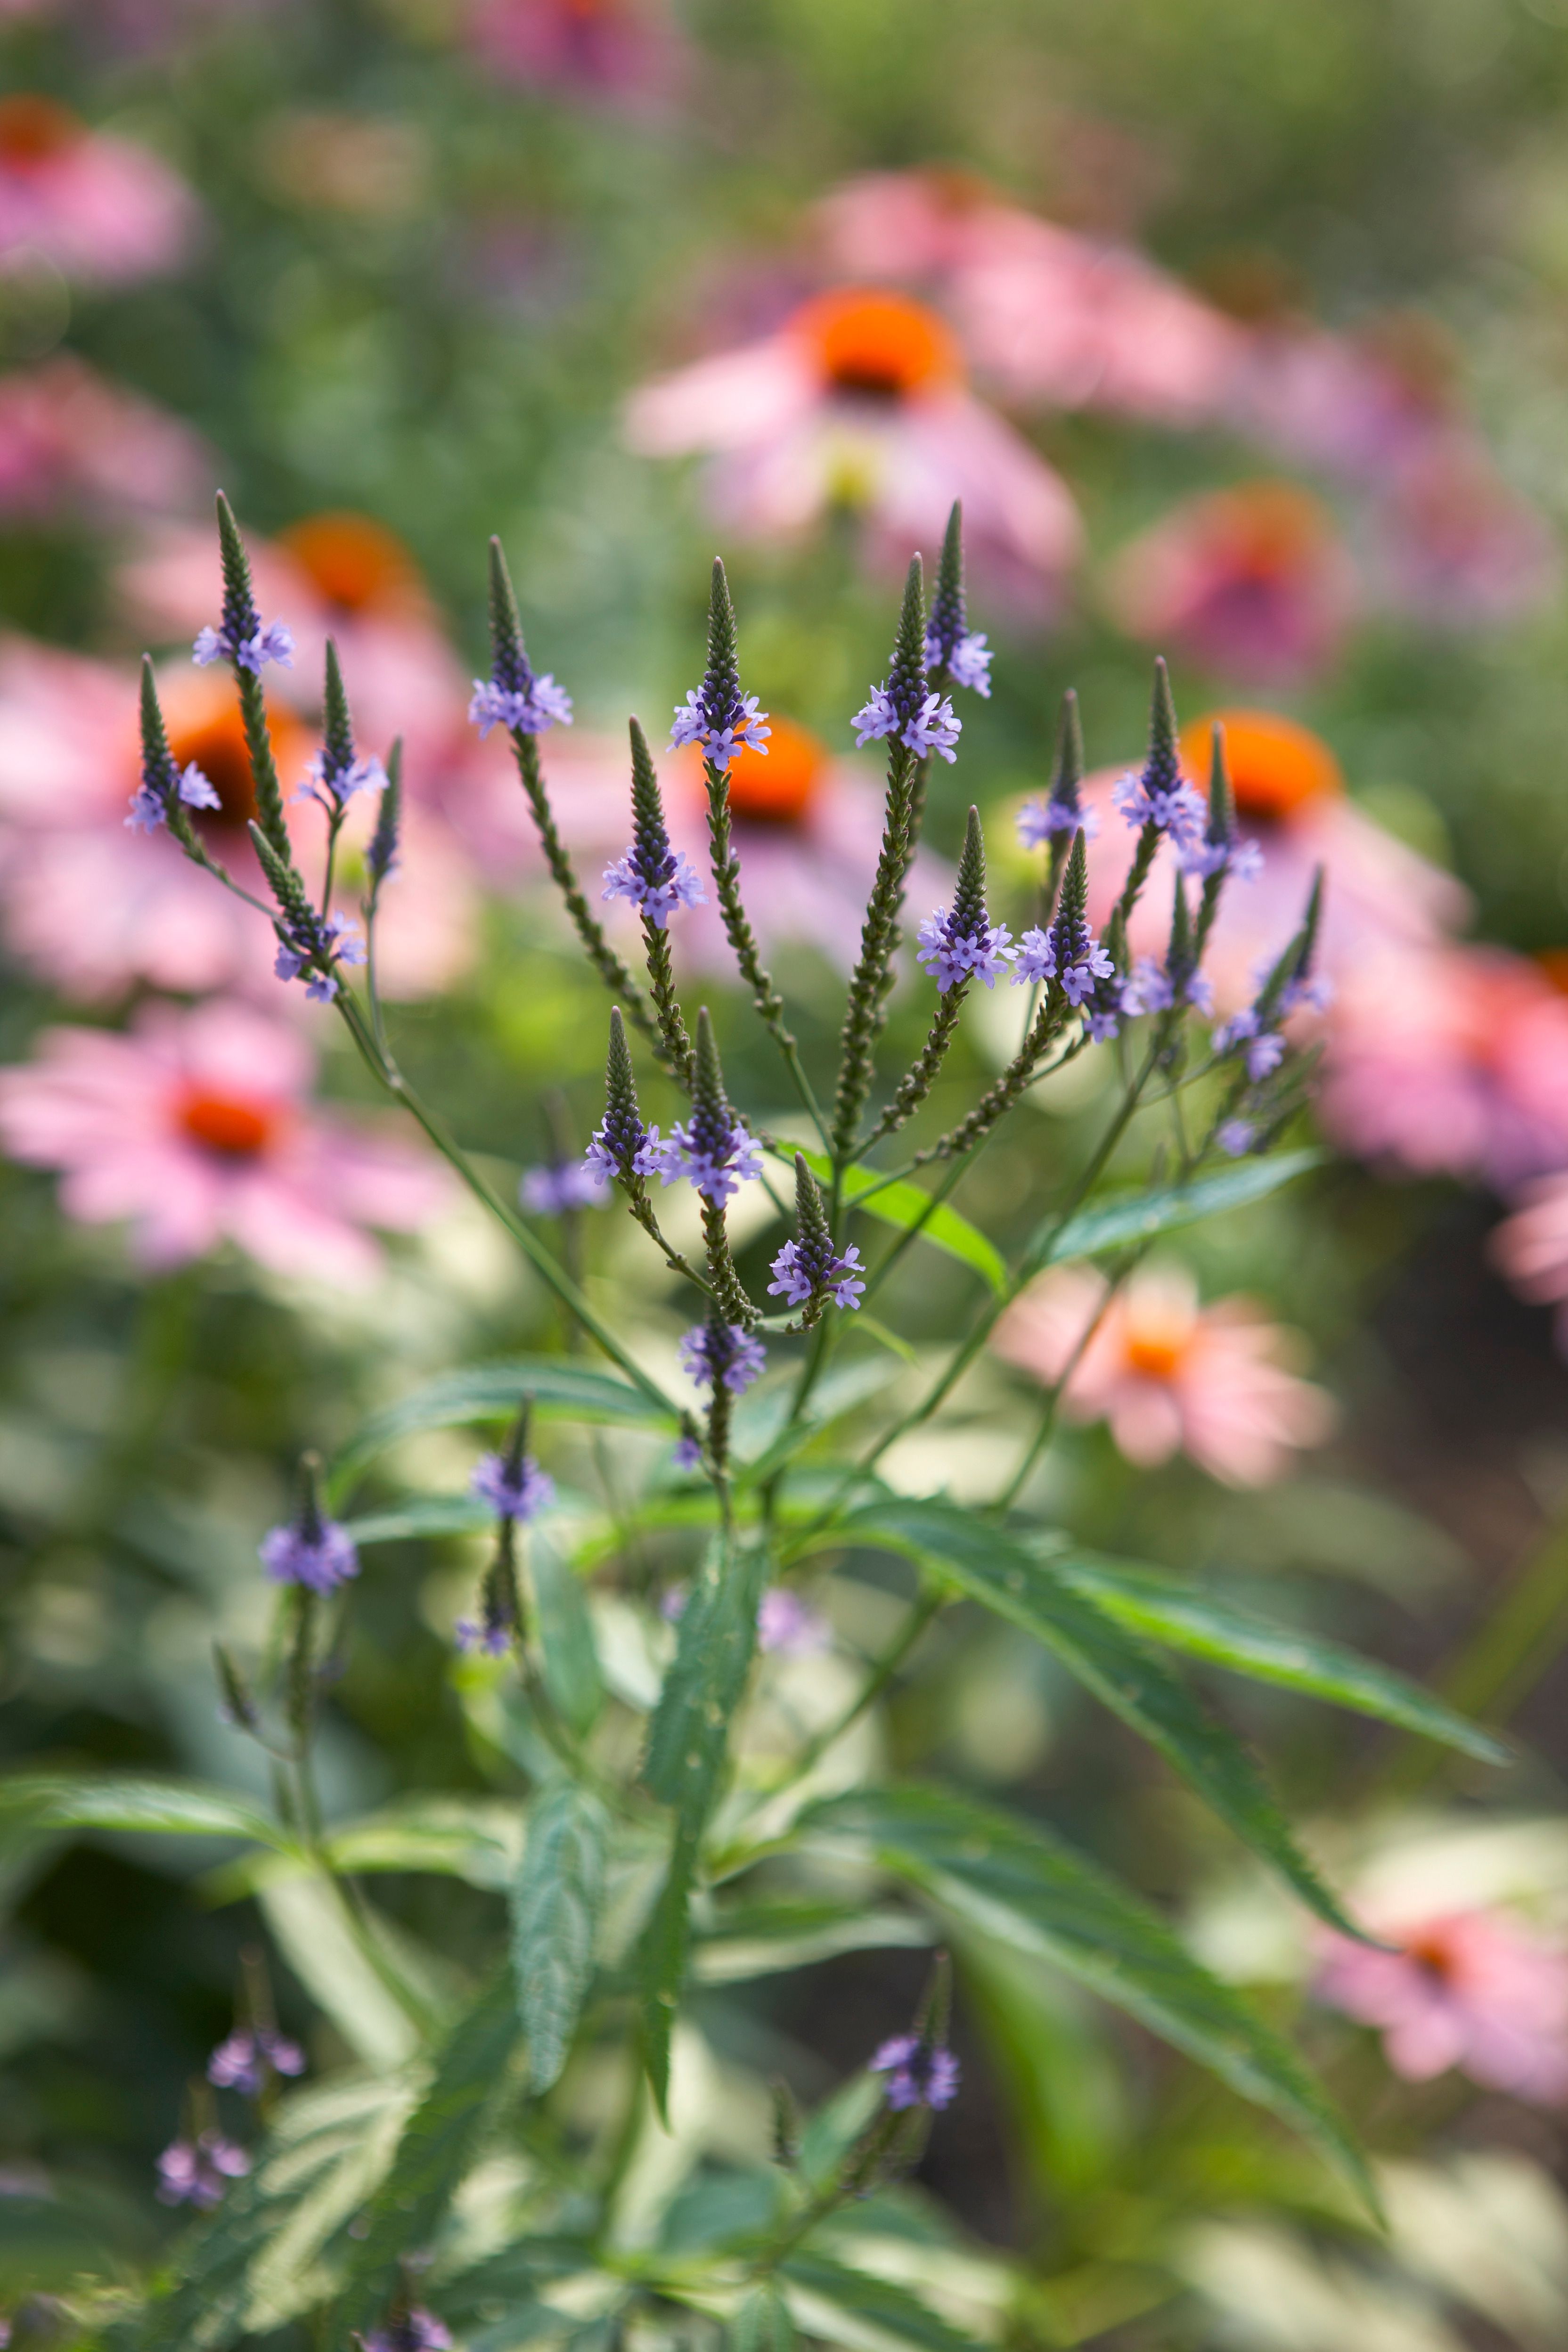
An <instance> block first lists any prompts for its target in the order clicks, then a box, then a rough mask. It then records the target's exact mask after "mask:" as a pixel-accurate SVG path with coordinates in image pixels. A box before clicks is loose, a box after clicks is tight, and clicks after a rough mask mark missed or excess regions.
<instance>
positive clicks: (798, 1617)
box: [757, 1584, 833, 1658]
mask: <svg viewBox="0 0 1568 2352" xmlns="http://www.w3.org/2000/svg"><path fill="white" fill-rule="evenodd" d="M832 1643H833V1630H832V1628H831V1626H830V1625H829V1624H828V1622H827V1620H826V1617H824V1615H823V1614H822V1612H821V1611H820V1610H818V1609H813V1608H812V1606H811V1605H810V1603H809V1601H803V1600H802V1599H801V1597H800V1595H799V1593H798V1592H792V1591H790V1590H789V1588H788V1586H787V1585H783V1584H775V1585H773V1586H772V1587H771V1588H770V1590H769V1591H766V1592H764V1593H763V1598H762V1603H761V1605H760V1607H759V1608H758V1611H757V1647H758V1649H759V1650H763V1651H766V1652H768V1653H769V1654H771V1655H773V1656H776V1657H785V1658H812V1657H820V1656H821V1654H822V1653H823V1652H824V1650H826V1649H830V1648H831V1647H832Z"/></svg>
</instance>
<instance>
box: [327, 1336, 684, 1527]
mask: <svg viewBox="0 0 1568 2352" xmlns="http://www.w3.org/2000/svg"><path fill="white" fill-rule="evenodd" d="M524 1397H531V1398H532V1399H533V1402H534V1406H535V1409H536V1411H537V1412H540V1413H541V1414H545V1415H554V1416H556V1417H558V1418H559V1419H562V1420H564V1421H596V1422H651V1423H656V1424H657V1423H664V1422H666V1421H667V1420H668V1415H666V1414H665V1413H663V1412H661V1411H660V1410H659V1408H658V1405H657V1404H655V1402H653V1399H652V1398H651V1397H647V1396H644V1394H643V1393H642V1391H641V1390H640V1389H635V1388H633V1387H632V1386H631V1384H630V1382H629V1381H623V1380H618V1379H616V1376H615V1374H614V1373H611V1372H600V1371H595V1370H594V1368H593V1367H592V1365H589V1364H575V1363H571V1362H568V1360H566V1358H565V1357H564V1356H512V1357H510V1358H508V1360H506V1361H505V1362H504V1363H497V1364H473V1365H470V1366H468V1368H467V1369H466V1370H461V1371H456V1372H443V1373H442V1374H441V1375H440V1377H439V1378H438V1379H437V1380H433V1381H427V1382H426V1385H425V1386H424V1387H423V1388H422V1389H416V1390H415V1391H414V1393H413V1395H412V1396H406V1397H404V1398H403V1399H402V1400H401V1402H399V1403H397V1404H394V1405H388V1406H387V1407H386V1408H385V1410H384V1412H378V1413H374V1414H373V1415H372V1417H371V1419H370V1420H369V1421H367V1422H366V1423H365V1424H364V1426H363V1429H362V1430H361V1431H360V1432H359V1434H358V1435H357V1436H356V1437H353V1438H351V1439H350V1441H349V1443H348V1444H347V1445H345V1446H344V1447H343V1449H342V1452H341V1453H340V1454H338V1456H337V1458H336V1460H335V1461H334V1462H333V1464H332V1465H331V1474H330V1477H329V1481H328V1485H329V1490H330V1492H331V1494H332V1495H333V1496H340V1495H342V1492H343V1490H344V1488H345V1487H346V1486H347V1485H348V1483H349V1481H350V1479H351V1478H352V1476H353V1474H354V1472H355V1471H357V1470H359V1469H360V1468H362V1467H363V1465H364V1464H365V1463H366V1462H369V1461H371V1460H373V1459H374V1456H375V1455H376V1454H381V1453H384V1451H385V1449H386V1448H387V1447H388V1446H389V1445H395V1444H397V1442H398V1440H399V1439H400V1438H404V1437H411V1436H413V1435H414V1433H416V1431H417V1430H421V1429H449V1428H451V1427H453V1426H454V1425H455V1424H458V1423H468V1422H496V1421H506V1420H508V1419H510V1416H511V1415H512V1414H513V1413H515V1412H517V1410H518V1408H519V1406H520V1405H521V1402H522V1401H523V1399H524Z"/></svg>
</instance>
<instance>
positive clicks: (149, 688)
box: [125, 654, 221, 871]
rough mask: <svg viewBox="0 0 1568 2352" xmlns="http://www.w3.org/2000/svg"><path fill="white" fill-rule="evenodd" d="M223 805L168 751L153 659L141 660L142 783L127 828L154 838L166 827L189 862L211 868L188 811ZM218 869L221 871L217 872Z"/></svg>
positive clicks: (194, 770) (206, 783) (203, 781)
mask: <svg viewBox="0 0 1568 2352" xmlns="http://www.w3.org/2000/svg"><path fill="white" fill-rule="evenodd" d="M220 805H221V803H220V802H219V800H218V796H217V794H216V792H215V791H214V790H213V787H212V783H211V781H210V780H209V778H207V777H206V776H205V775H204V774H203V772H202V771H201V769H200V768H198V767H197V765H196V763H195V761H194V760H193V761H190V763H189V764H188V765H187V766H186V767H185V769H184V772H182V771H181V770H179V769H178V768H176V767H175V765H174V753H173V752H172V751H170V749H169V738H168V735H167V734H166V732H165V731H164V727H163V711H162V709H160V707H159V703H158V683H157V679H156V677H154V675H153V661H152V656H150V655H148V654H143V655H142V780H141V782H140V783H138V785H137V787H136V790H135V791H134V792H133V793H132V795H131V814H130V815H129V816H128V817H127V818H126V820H125V822H126V824H128V825H129V826H130V827H131V829H132V832H133V833H155V832H156V831H157V829H158V827H159V826H160V825H161V824H166V825H167V826H168V828H169V830H170V832H171V833H172V834H173V835H174V838H175V840H176V841H177V842H178V843H179V845H180V846H181V848H182V849H183V850H184V852H185V855H186V856H187V857H194V858H195V860H196V862H197V864H198V865H203V866H209V865H211V862H212V861H211V860H210V859H209V858H208V857H207V856H206V855H205V851H204V850H203V849H202V847H201V845H200V843H199V842H198V841H197V840H196V839H195V835H194V834H193V833H192V831H191V821H190V818H189V816H188V815H187V814H186V811H187V810H188V809H194V808H205V809H214V808H217V807H219V806H220ZM214 870H215V871H216V868H215V869H214Z"/></svg>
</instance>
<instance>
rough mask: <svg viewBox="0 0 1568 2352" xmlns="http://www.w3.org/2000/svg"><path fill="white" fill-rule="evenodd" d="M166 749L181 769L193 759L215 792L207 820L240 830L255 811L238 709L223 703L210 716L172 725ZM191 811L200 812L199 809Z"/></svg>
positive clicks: (254, 797) (254, 796) (253, 786)
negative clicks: (214, 805) (216, 797)
mask: <svg viewBox="0 0 1568 2352" xmlns="http://www.w3.org/2000/svg"><path fill="white" fill-rule="evenodd" d="M169 749H170V751H172V752H173V754H174V765H175V767H176V768H181V769H184V768H185V767H187V766H188V765H189V764H190V762H191V761H193V760H194V761H195V763H196V765H197V767H198V768H199V769H200V770H201V772H202V773H203V775H204V776H205V778H206V780H207V782H208V783H209V784H210V785H211V786H212V788H213V790H214V792H215V793H216V794H217V796H218V800H219V803H220V806H218V807H217V808H216V809H208V810H207V812H206V822H207V823H208V824H222V825H232V826H234V827H235V828H236V829H237V830H238V831H243V830H244V828H245V827H246V825H247V824H249V822H250V820H251V818H252V817H253V816H254V815H255V814H256V786H255V784H254V783H253V782H252V781H251V774H250V754H249V752H248V751H247V750H246V748H245V730H244V728H243V727H242V726H241V724H240V718H239V712H238V710H237V709H236V708H235V707H234V705H233V704H226V705H225V707H224V708H223V709H221V710H216V711H214V712H213V714H212V716H211V717H210V718H205V719H197V720H195V721H194V722H193V723H192V724H191V725H189V726H187V727H174V728H172V729H171V730H170V733H169ZM193 814H195V815H197V816H198V817H199V815H200V812H199V811H198V812H193Z"/></svg>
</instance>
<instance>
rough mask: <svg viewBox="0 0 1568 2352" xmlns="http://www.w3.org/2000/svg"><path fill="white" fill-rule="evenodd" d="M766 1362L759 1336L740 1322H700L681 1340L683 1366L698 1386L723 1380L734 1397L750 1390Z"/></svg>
mask: <svg viewBox="0 0 1568 2352" xmlns="http://www.w3.org/2000/svg"><path fill="white" fill-rule="evenodd" d="M766 1362H767V1354H766V1350H765V1349H763V1343H762V1341H761V1340H760V1339H753V1338H752V1335H751V1333H750V1332H749V1331H747V1330H745V1329H743V1328H742V1326H741V1325H740V1324H739V1323H700V1324H699V1325H698V1326H697V1328H696V1329H695V1330H692V1331H688V1332H687V1334H686V1336H685V1338H684V1339H682V1340H681V1342H680V1368H681V1370H682V1371H683V1372H684V1373H685V1374H686V1377H687V1379H688V1380H689V1381H695V1382H696V1384H697V1386H698V1387H699V1388H712V1387H713V1386H714V1385H715V1383H716V1382H717V1381H723V1383H724V1386H725V1387H726V1388H727V1389H728V1390H729V1391H730V1393H731V1396H740V1395H742V1393H743V1392H744V1391H745V1390H747V1389H749V1388H750V1387H751V1385H752V1381H754V1380H756V1379H757V1378H758V1377H759V1376H760V1374H761V1372H762V1370H763V1366H764V1365H765V1364H766Z"/></svg>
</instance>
